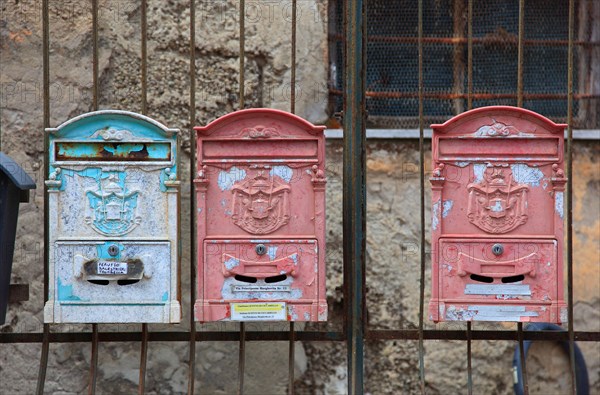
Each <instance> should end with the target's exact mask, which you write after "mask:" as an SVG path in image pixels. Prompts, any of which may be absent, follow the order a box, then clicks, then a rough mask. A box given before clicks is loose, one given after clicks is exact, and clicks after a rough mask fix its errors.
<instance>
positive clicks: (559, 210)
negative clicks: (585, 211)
mask: <svg viewBox="0 0 600 395" xmlns="http://www.w3.org/2000/svg"><path fill="white" fill-rule="evenodd" d="M554 211H556V214H558V215H560V218H561V219H562V218H563V216H564V215H565V214H564V213H565V210H564V192H556V195H555V196H554Z"/></svg>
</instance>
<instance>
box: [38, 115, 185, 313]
mask: <svg viewBox="0 0 600 395" xmlns="http://www.w3.org/2000/svg"><path fill="white" fill-rule="evenodd" d="M46 131H47V132H48V133H49V142H50V144H49V148H50V152H49V156H50V166H49V174H48V180H47V181H46V186H47V188H48V195H49V197H48V205H49V223H48V228H49V231H48V237H49V256H50V259H49V295H48V302H47V303H46V305H45V307H44V321H45V322H53V323H95V322H98V323H104V322H106V323H110V322H138V323H153V322H155V323H174V322H179V321H180V317H181V306H180V303H179V300H178V296H179V273H178V270H179V268H178V266H179V250H180V248H179V243H180V240H179V239H180V238H179V211H178V210H179V203H178V201H179V187H180V181H179V180H178V179H177V166H178V158H177V155H178V152H177V151H178V143H177V132H178V131H177V130H176V129H169V128H167V127H165V126H164V125H162V124H160V123H158V122H156V121H154V120H152V119H150V118H148V117H146V116H143V115H140V114H135V113H132V112H126V111H113V110H105V111H96V112H92V113H88V114H83V115H81V116H79V117H76V118H73V119H71V120H69V121H67V122H65V123H63V124H62V125H60V126H59V127H58V128H51V129H47V130H46Z"/></svg>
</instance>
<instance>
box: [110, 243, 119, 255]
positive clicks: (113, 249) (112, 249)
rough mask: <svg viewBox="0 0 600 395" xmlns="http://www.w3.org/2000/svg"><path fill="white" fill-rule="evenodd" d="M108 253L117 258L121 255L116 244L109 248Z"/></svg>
mask: <svg viewBox="0 0 600 395" xmlns="http://www.w3.org/2000/svg"><path fill="white" fill-rule="evenodd" d="M108 253H109V254H110V255H111V256H117V255H118V254H119V247H117V246H116V245H115V244H111V245H110V246H108Z"/></svg>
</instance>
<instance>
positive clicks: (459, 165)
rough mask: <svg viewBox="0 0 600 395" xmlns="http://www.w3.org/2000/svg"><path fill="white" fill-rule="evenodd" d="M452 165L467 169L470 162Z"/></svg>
mask: <svg viewBox="0 0 600 395" xmlns="http://www.w3.org/2000/svg"><path fill="white" fill-rule="evenodd" d="M454 164H455V165H456V166H458V167H467V166H469V165H470V164H471V162H454Z"/></svg>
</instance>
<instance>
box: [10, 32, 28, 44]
mask: <svg viewBox="0 0 600 395" xmlns="http://www.w3.org/2000/svg"><path fill="white" fill-rule="evenodd" d="M28 36H31V30H29V29H21V30H19V31H16V32H8V39H9V40H10V41H13V42H15V43H22V42H23V41H25V38H26V37H28Z"/></svg>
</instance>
